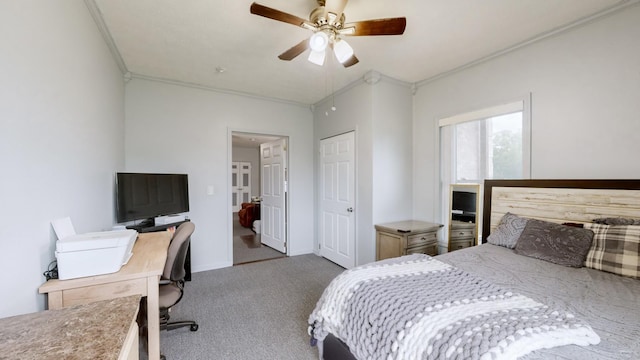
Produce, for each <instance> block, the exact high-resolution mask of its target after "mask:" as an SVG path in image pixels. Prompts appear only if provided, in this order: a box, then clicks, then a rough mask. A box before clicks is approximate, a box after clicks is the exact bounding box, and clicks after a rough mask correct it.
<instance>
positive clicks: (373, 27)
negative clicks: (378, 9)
mask: <svg viewBox="0 0 640 360" xmlns="http://www.w3.org/2000/svg"><path fill="white" fill-rule="evenodd" d="M406 27H407V18H404V17H399V18H388V19H376V20H365V21H357V22H353V23H348V24H345V25H344V27H343V29H342V30H340V31H339V32H340V34H342V35H350V36H368V35H402V34H403V33H404V29H405V28H406Z"/></svg>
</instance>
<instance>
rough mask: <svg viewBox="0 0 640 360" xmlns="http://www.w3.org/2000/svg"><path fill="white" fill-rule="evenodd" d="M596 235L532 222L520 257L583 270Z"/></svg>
mask: <svg viewBox="0 0 640 360" xmlns="http://www.w3.org/2000/svg"><path fill="white" fill-rule="evenodd" d="M592 241H593V231H591V230H589V229H581V228H577V227H572V226H566V225H560V224H555V223H551V222H547V221H542V220H536V219H529V221H527V225H526V226H525V227H524V230H523V231H522V234H521V235H520V239H518V243H517V245H516V247H515V252H516V254H520V255H524V256H529V257H533V258H536V259H540V260H545V261H549V262H552V263H554V264H558V265H564V266H572V267H582V265H583V264H584V260H585V259H586V257H587V253H588V252H589V249H590V248H591V242H592Z"/></svg>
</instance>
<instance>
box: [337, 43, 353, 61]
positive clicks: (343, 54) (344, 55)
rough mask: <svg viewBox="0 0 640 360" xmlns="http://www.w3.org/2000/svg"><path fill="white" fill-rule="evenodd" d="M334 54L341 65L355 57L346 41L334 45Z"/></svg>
mask: <svg viewBox="0 0 640 360" xmlns="http://www.w3.org/2000/svg"><path fill="white" fill-rule="evenodd" d="M333 52H334V53H335V54H336V58H337V59H338V61H339V62H340V63H341V64H343V63H344V62H345V61H347V60H349V59H350V58H351V57H352V56H353V48H352V47H351V45H349V44H348V43H347V42H346V41H344V40H338V41H336V42H335V43H334V44H333Z"/></svg>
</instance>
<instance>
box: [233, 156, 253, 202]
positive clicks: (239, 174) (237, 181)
mask: <svg viewBox="0 0 640 360" xmlns="http://www.w3.org/2000/svg"><path fill="white" fill-rule="evenodd" d="M245 202H251V163H250V162H242V161H234V162H232V163H231V207H232V209H233V212H238V211H240V209H241V205H242V203H245Z"/></svg>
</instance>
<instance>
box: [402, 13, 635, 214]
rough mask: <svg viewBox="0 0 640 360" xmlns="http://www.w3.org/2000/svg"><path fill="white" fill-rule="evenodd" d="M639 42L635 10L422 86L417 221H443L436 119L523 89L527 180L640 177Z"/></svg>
mask: <svg viewBox="0 0 640 360" xmlns="http://www.w3.org/2000/svg"><path fill="white" fill-rule="evenodd" d="M638 39H640V6H638V5H636V6H633V7H630V8H627V9H626V10H624V11H623V12H620V13H616V14H614V15H611V16H609V17H606V18H603V19H600V20H598V21H596V22H592V23H589V24H586V25H584V26H581V27H579V28H575V29H572V30H571V31H568V32H565V33H562V34H558V35H556V36H554V37H551V38H548V39H545V40H543V41H540V42H537V43H534V44H532V45H530V46H527V47H524V48H521V49H519V50H517V51H515V52H511V53H508V54H506V55H503V56H501V57H498V58H496V59H493V60H490V61H488V62H485V63H482V64H480V65H477V66H474V67H471V68H468V69H466V70H462V71H459V72H457V73H454V74H452V75H449V76H446V77H443V78H441V79H438V80H435V81H433V82H430V83H427V84H424V85H422V86H420V87H419V88H418V91H417V94H416V95H415V102H414V159H415V160H414V164H415V166H414V168H415V172H414V195H415V198H416V199H419V200H418V201H416V202H415V203H414V215H415V216H416V217H424V218H434V219H435V220H439V219H440V213H439V208H438V201H439V195H438V191H439V190H438V189H439V185H438V175H437V174H438V173H439V164H438V156H439V155H438V130H437V125H436V124H437V120H438V119H440V118H442V117H446V116H451V115H455V114H459V113H464V112H467V111H470V110H475V109H477V108H481V107H485V106H491V105H495V104H499V103H501V102H503V101H505V100H507V101H508V100H512V99H514V98H518V97H522V96H524V95H526V94H528V93H531V94H532V103H531V108H532V117H531V129H532V166H531V176H532V178H635V179H637V178H640V166H638V165H637V164H635V162H634V160H633V159H634V157H635V155H637V154H638V153H640V117H639V115H638V114H640V101H639V99H640V66H639V64H640V46H639V44H640V43H639V42H638ZM418 139H422V141H418Z"/></svg>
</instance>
